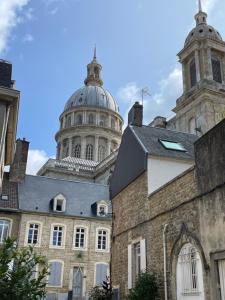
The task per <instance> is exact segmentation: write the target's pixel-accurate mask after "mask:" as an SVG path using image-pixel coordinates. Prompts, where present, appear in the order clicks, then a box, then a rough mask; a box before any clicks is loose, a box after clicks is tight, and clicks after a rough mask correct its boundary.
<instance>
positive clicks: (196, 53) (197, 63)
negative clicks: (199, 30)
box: [195, 50, 201, 82]
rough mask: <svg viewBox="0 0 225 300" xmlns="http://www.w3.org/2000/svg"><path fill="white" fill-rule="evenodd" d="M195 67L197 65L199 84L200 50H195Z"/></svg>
mask: <svg viewBox="0 0 225 300" xmlns="http://www.w3.org/2000/svg"><path fill="white" fill-rule="evenodd" d="M195 65H196V76H197V82H199V81H200V79H201V78H200V63H199V54H198V50H195Z"/></svg>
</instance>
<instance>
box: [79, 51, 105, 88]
mask: <svg viewBox="0 0 225 300" xmlns="http://www.w3.org/2000/svg"><path fill="white" fill-rule="evenodd" d="M101 71H102V66H101V65H100V64H99V63H98V61H97V57H96V47H95V48H94V56H93V60H92V62H91V63H90V64H88V65H87V78H86V79H85V81H84V83H85V85H94V86H103V81H102V79H101Z"/></svg>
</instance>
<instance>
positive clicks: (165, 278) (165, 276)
mask: <svg viewBox="0 0 225 300" xmlns="http://www.w3.org/2000/svg"><path fill="white" fill-rule="evenodd" d="M167 227H168V224H165V225H164V226H163V257H164V291H165V300H168V290H167V256H166V249H167V244H166V233H167Z"/></svg>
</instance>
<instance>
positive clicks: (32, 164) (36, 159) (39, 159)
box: [26, 149, 50, 175]
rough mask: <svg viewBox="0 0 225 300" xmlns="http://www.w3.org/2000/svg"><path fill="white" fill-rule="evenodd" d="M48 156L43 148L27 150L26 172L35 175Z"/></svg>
mask: <svg viewBox="0 0 225 300" xmlns="http://www.w3.org/2000/svg"><path fill="white" fill-rule="evenodd" d="M49 158H50V157H48V155H47V154H46V152H45V151H44V150H37V149H35V150H33V149H32V150H29V152H28V161H27V170H26V173H27V174H30V175H36V173H37V172H38V171H39V170H40V168H41V167H42V166H43V165H44V164H45V163H46V161H47V160H48V159H49Z"/></svg>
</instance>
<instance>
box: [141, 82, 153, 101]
mask: <svg viewBox="0 0 225 300" xmlns="http://www.w3.org/2000/svg"><path fill="white" fill-rule="evenodd" d="M140 92H141V103H142V106H143V104H144V96H149V97H151V94H150V92H149V88H148V87H147V86H146V87H144V88H142V89H141V90H140Z"/></svg>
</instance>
